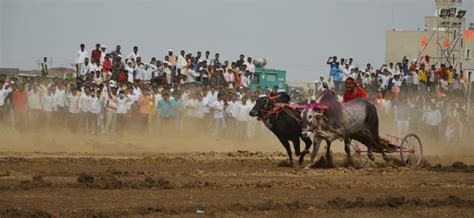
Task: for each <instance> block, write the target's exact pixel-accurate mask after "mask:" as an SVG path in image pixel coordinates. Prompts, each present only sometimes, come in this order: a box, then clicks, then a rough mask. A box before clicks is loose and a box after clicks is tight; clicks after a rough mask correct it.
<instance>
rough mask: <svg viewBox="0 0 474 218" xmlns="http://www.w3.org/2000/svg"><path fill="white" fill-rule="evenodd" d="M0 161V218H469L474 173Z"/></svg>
mask: <svg viewBox="0 0 474 218" xmlns="http://www.w3.org/2000/svg"><path fill="white" fill-rule="evenodd" d="M1 156H2V157H1V158H0V193H1V196H2V198H1V199H0V211H1V213H0V215H12V216H17V215H28V214H34V215H53V216H57V217H64V216H80V217H83V216H95V217H102V216H117V215H118V216H142V215H146V216H160V215H161V216H162V215H178V216H191V215H192V216H201V215H203V214H201V213H204V215H214V216H218V217H221V216H236V215H237V216H249V215H250V216H282V217H283V216H285V217H287V216H315V215H325V216H337V217H340V216H345V217H353V216H382V215H383V216H393V217H395V216H400V215H402V216H418V215H423V216H472V215H474V167H472V166H471V167H469V166H464V165H462V164H458V165H455V166H454V167H439V166H432V167H425V168H422V169H408V168H404V167H398V166H397V165H396V164H393V163H392V164H381V165H378V166H374V167H369V168H366V169H361V170H355V169H352V168H333V169H309V170H305V169H302V168H298V167H295V168H288V167H278V166H277V165H278V163H279V162H280V161H282V160H283V159H284V158H285V156H284V155H283V154H282V153H279V152H274V153H261V152H248V151H240V152H220V153H215V152H206V153H185V154H179V153H174V154H155V155H132V157H123V156H119V155H112V156H101V155H100V154H95V155H89V156H90V157H83V156H84V154H57V153H53V154H51V153H49V154H48V153H3V154H1ZM335 157H336V158H335V162H336V164H341V163H342V155H339V154H336V155H335ZM438 158H439V157H438ZM433 159H435V158H433ZM469 159H470V160H471V162H472V161H474V156H472V157H465V160H466V161H469ZM15 208H16V209H15ZM18 208H22V209H18Z"/></svg>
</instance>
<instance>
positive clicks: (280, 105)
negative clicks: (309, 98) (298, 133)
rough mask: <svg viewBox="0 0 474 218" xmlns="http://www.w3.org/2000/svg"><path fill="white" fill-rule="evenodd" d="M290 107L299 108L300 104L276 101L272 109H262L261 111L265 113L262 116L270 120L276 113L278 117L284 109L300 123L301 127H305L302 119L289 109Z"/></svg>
mask: <svg viewBox="0 0 474 218" xmlns="http://www.w3.org/2000/svg"><path fill="white" fill-rule="evenodd" d="M288 108H292V109H296V108H298V106H295V105H291V104H285V103H274V104H273V108H272V109H271V110H265V109H260V111H261V112H263V113H264V114H263V117H262V118H263V120H268V119H269V118H270V117H271V116H272V115H275V118H278V115H279V114H280V112H281V111H282V110H283V111H285V112H286V113H287V114H288V115H289V116H290V117H291V118H293V119H294V120H295V121H296V123H298V125H299V126H300V127H303V123H302V122H303V121H302V119H301V118H298V117H297V116H295V115H294V114H293V113H292V112H291V111H289V109H288Z"/></svg>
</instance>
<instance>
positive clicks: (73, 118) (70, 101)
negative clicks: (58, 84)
mask: <svg viewBox="0 0 474 218" xmlns="http://www.w3.org/2000/svg"><path fill="white" fill-rule="evenodd" d="M79 100H80V93H79V89H77V88H72V89H71V92H70V93H69V95H68V97H67V105H68V110H69V115H68V125H69V127H70V128H71V131H72V132H73V133H75V132H76V130H77V126H78V123H79V119H80V118H79V112H80V107H79Z"/></svg>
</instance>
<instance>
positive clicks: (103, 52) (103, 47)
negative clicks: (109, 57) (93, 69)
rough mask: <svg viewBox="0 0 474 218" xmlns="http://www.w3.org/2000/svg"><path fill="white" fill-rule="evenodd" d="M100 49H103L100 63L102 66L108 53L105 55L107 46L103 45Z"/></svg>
mask: <svg viewBox="0 0 474 218" xmlns="http://www.w3.org/2000/svg"><path fill="white" fill-rule="evenodd" d="M100 49H101V51H100V62H99V63H100V66H102V63H104V60H105V55H106V53H105V49H106V48H105V45H104V44H102V45H101V46H100Z"/></svg>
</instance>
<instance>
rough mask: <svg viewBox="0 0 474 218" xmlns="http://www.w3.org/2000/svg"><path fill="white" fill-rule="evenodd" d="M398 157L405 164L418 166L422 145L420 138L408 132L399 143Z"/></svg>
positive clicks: (420, 159) (421, 156)
mask: <svg viewBox="0 0 474 218" xmlns="http://www.w3.org/2000/svg"><path fill="white" fill-rule="evenodd" d="M400 158H401V160H402V162H403V164H404V165H405V166H418V165H420V164H421V161H422V160H423V146H422V145H421V140H420V138H419V137H418V136H417V135H415V134H413V133H410V134H408V135H406V136H405V138H403V140H402V143H401V144H400Z"/></svg>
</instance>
